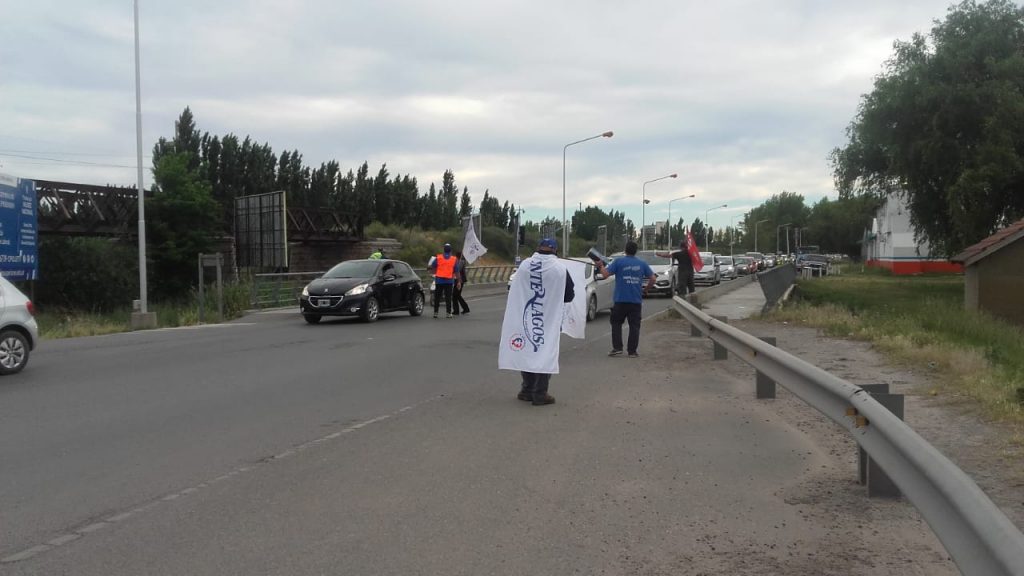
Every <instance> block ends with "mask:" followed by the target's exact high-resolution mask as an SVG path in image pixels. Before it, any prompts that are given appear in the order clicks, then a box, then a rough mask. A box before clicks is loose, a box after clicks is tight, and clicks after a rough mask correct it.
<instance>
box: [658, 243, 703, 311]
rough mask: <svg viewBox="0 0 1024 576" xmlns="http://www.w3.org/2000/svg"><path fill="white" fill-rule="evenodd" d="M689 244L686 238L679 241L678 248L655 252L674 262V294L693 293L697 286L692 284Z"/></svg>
mask: <svg viewBox="0 0 1024 576" xmlns="http://www.w3.org/2000/svg"><path fill="white" fill-rule="evenodd" d="M688 248H689V246H687V244H686V238H683V240H682V241H681V242H679V250H673V251H672V252H656V254H657V255H658V256H661V257H662V258H671V259H672V260H674V261H675V264H676V294H678V295H680V296H684V297H685V296H686V295H687V294H693V293H694V292H696V291H697V288H696V287H695V286H694V285H693V260H691V259H690V251H689V250H688Z"/></svg>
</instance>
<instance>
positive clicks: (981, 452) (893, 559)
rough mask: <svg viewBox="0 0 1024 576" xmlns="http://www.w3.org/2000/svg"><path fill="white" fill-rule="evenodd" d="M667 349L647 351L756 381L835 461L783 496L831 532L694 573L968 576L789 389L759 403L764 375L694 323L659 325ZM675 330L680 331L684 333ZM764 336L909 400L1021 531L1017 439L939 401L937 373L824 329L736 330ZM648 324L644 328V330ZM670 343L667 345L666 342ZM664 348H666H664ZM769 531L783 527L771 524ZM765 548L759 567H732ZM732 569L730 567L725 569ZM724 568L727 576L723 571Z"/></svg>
mask: <svg viewBox="0 0 1024 576" xmlns="http://www.w3.org/2000/svg"><path fill="white" fill-rule="evenodd" d="M651 324H653V325H651V326H650V329H652V330H651V331H657V332H658V339H659V346H658V347H657V348H656V349H655V350H651V351H650V353H648V354H647V356H646V358H647V360H648V361H650V362H653V363H655V365H657V367H658V368H659V369H666V368H667V369H670V367H671V366H679V363H680V360H681V358H682V360H683V361H684V365H685V363H686V362H701V363H705V365H712V364H713V365H714V366H716V367H717V369H718V370H721V371H723V372H724V373H726V374H729V375H730V376H731V377H734V378H736V379H738V380H740V381H743V380H746V381H748V382H749V383H750V396H749V399H750V401H751V402H767V403H770V405H771V407H772V409H773V410H774V411H775V413H777V414H778V415H779V417H780V418H782V419H784V420H786V421H788V422H790V423H792V424H793V426H794V427H795V428H796V429H797V430H799V431H800V432H802V433H804V434H806V435H807V436H808V437H810V438H814V441H815V443H816V444H817V445H819V446H821V447H822V449H823V450H825V451H827V452H828V454H829V455H830V456H831V462H830V463H829V464H826V465H820V466H818V467H815V469H813V470H812V469H810V468H808V470H807V472H806V473H805V474H804V475H803V476H802V477H801V478H799V479H797V480H796V481H795V482H794V483H793V484H791V485H788V486H784V487H780V488H779V489H778V490H777V491H776V493H775V494H776V496H777V497H778V498H780V499H782V500H783V501H784V502H785V503H786V504H788V505H790V506H793V507H795V508H796V510H797V511H798V512H799V514H800V515H801V516H802V517H805V518H807V519H809V520H813V521H814V523H815V524H817V525H823V526H827V529H825V530H824V531H822V532H821V533H818V534H814V535H813V536H811V537H809V538H808V539H807V540H806V541H805V542H802V543H798V544H797V545H796V546H793V545H790V546H787V548H788V549H773V548H772V547H767V548H765V547H764V541H761V539H760V538H759V539H758V540H759V541H757V542H754V541H751V542H738V541H733V542H729V545H728V546H725V547H719V549H718V550H717V551H710V552H709V553H708V554H707V555H706V557H697V558H690V559H688V560H689V564H690V569H689V570H688V571H687V573H691V574H807V575H811V574H815V575H818V574H836V575H838V574H844V575H846V574H860V575H876V574H877V575H881V574H921V575H929V576H931V575H943V574H959V573H960V572H959V571H958V570H957V568H956V565H955V564H954V563H953V561H952V560H951V559H950V558H949V556H948V554H947V553H946V551H945V549H944V548H943V547H942V545H941V543H940V542H939V541H938V539H937V538H936V537H935V536H934V534H933V533H932V532H931V529H930V528H929V527H928V525H927V524H926V523H925V522H924V520H923V519H922V518H921V516H920V514H919V513H918V512H917V510H916V509H915V508H914V507H913V506H912V505H911V504H910V503H909V502H907V501H906V500H905V499H899V500H887V499H868V498H867V494H866V489H865V488H864V487H863V486H861V485H859V484H858V483H857V459H856V444H855V442H854V441H853V440H852V439H851V438H850V437H849V435H848V434H847V433H846V432H845V430H843V429H841V428H839V427H838V426H836V425H835V424H834V423H832V422H831V421H830V420H828V419H827V418H825V417H824V416H823V415H821V414H820V413H819V412H817V411H816V410H814V409H812V408H810V407H808V406H807V405H806V404H804V403H803V402H802V401H801V400H800V399H798V398H796V397H795V396H793V395H792V394H790V393H789V392H788V391H786V390H785V389H784V388H783V387H781V386H779V387H777V398H776V399H775V400H761V401H757V400H755V399H754V378H755V373H754V370H753V369H752V368H750V367H749V366H748V365H747V364H746V363H744V362H742V361H740V360H737V359H734V358H730V359H729V360H727V361H721V362H714V363H712V360H711V343H710V341H708V340H707V339H705V338H691V337H689V336H688V335H689V326H688V325H687V324H686V322H685V321H683V320H679V319H675V318H661V319H659V320H657V321H655V322H652V323H651ZM674 324H678V325H679V328H678V332H677V329H676V328H675V326H673V325H674ZM733 324H734V325H736V326H737V327H739V328H740V329H742V330H744V331H745V332H748V333H750V334H753V335H755V336H775V337H776V338H777V340H778V344H777V345H778V346H779V348H781V349H783V350H785V351H787V352H789V353H791V354H794V355H796V356H799V357H801V358H803V359H804V360H806V361H808V362H810V363H812V364H814V365H816V366H818V367H820V368H822V369H824V370H826V371H828V372H830V373H832V374H834V375H836V376H839V377H841V378H843V379H845V380H847V381H849V382H851V383H854V384H870V383H887V384H889V385H890V389H891V391H892V392H893V393H900V394H904V395H906V399H905V401H906V405H905V411H906V422H907V423H908V424H909V425H910V426H911V427H912V428H913V429H914V430H915V431H917V433H918V434H920V435H921V436H922V437H923V438H924V439H926V440H927V441H928V442H930V443H931V444H932V445H933V446H935V447H936V448H938V449H939V450H940V451H941V452H942V453H943V454H945V455H946V456H947V457H948V458H950V460H952V461H953V462H954V463H956V464H957V465H958V466H959V467H960V468H961V469H963V470H964V471H965V472H966V473H967V474H968V475H970V476H971V477H972V478H973V479H974V480H975V481H976V482H977V483H978V485H979V486H980V487H981V488H982V489H983V490H984V491H985V492H986V493H987V494H988V495H989V497H990V498H991V499H992V500H993V501H994V502H995V503H996V505H997V506H999V507H1000V508H1001V509H1002V510H1003V512H1004V513H1005V514H1006V515H1007V516H1008V517H1009V518H1010V520H1011V521H1013V522H1014V523H1015V524H1016V525H1017V526H1018V527H1024V459H1022V458H1021V457H1022V456H1024V450H1022V449H1021V447H1020V445H1019V443H1017V444H1015V443H1014V442H1012V438H1013V430H1011V429H1010V428H1009V427H1007V426H1004V425H1000V424H996V423H991V422H984V421H982V420H981V419H980V418H979V416H978V415H977V414H976V413H975V412H973V411H972V410H971V407H970V404H969V403H967V402H966V401H964V400H963V399H962V398H957V397H956V396H950V395H947V394H939V395H934V396H933V395H932V394H931V392H932V390H933V389H935V386H933V385H932V382H931V379H930V378H929V374H927V373H924V372H919V371H915V370H909V369H906V368H900V367H896V366H893V365H891V364H889V363H888V362H886V361H885V359H884V358H883V357H882V356H881V354H879V353H877V352H876V351H874V350H872V349H871V345H870V344H868V343H864V342H856V341H846V340H839V339H833V338H828V337H825V336H823V335H821V334H820V333H819V332H818V331H817V330H816V329H813V328H806V327H800V326H791V325H787V324H776V323H771V322H764V321H760V320H743V321H736V322H734V323H733ZM647 328H648V324H647V323H645V329H647ZM663 340H667V341H665V342H662V341H663ZM662 344H664V345H662ZM765 528H766V530H767V531H771V530H772V529H776V530H777V529H778V528H779V527H774V528H773V527H765ZM754 547H756V548H758V549H759V550H760V554H762V555H763V556H762V558H763V561H762V562H759V563H757V564H756V565H749V564H747V563H742V564H736V565H732V564H730V558H734V559H738V558H746V559H749V558H750V555H749V554H747V553H745V552H749V550H747V549H748V548H754ZM724 567H728V568H725V569H724ZM723 569H724V571H723Z"/></svg>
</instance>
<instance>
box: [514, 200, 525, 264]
mask: <svg viewBox="0 0 1024 576" xmlns="http://www.w3.org/2000/svg"><path fill="white" fill-rule="evenodd" d="M523 212H526V210H525V209H524V208H519V209H517V210H516V265H518V264H519V229H520V228H522V226H523ZM524 235H525V232H524Z"/></svg>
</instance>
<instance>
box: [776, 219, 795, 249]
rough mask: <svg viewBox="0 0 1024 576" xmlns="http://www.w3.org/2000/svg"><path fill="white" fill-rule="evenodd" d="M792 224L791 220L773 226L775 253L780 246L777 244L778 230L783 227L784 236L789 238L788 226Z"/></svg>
mask: <svg viewBox="0 0 1024 576" xmlns="http://www.w3.org/2000/svg"><path fill="white" fill-rule="evenodd" d="M792 225H793V223H792V222H787V223H786V224H779V225H778V226H776V227H775V253H776V254H779V248H780V246H779V230H781V229H782V228H785V229H786V238H787V239H789V227H790V226H792ZM787 252H788V250H787Z"/></svg>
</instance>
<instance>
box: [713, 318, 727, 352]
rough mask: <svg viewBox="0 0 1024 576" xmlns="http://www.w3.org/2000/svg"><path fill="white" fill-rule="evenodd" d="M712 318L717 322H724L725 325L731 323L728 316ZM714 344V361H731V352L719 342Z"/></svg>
mask: <svg viewBox="0 0 1024 576" xmlns="http://www.w3.org/2000/svg"><path fill="white" fill-rule="evenodd" d="M712 318H714V319H715V320H718V321H719V322H722V323H724V324H728V323H729V317H728V316H712ZM714 344H715V346H714V351H713V352H712V359H714V360H728V359H729V350H727V349H726V348H725V346H722V345H721V344H719V343H718V341H717V340H715V341H714Z"/></svg>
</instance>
